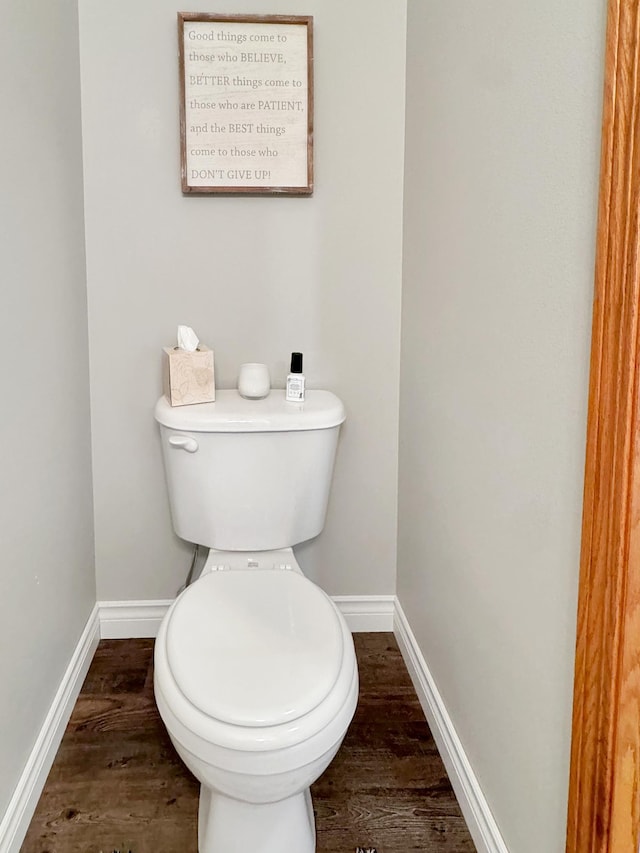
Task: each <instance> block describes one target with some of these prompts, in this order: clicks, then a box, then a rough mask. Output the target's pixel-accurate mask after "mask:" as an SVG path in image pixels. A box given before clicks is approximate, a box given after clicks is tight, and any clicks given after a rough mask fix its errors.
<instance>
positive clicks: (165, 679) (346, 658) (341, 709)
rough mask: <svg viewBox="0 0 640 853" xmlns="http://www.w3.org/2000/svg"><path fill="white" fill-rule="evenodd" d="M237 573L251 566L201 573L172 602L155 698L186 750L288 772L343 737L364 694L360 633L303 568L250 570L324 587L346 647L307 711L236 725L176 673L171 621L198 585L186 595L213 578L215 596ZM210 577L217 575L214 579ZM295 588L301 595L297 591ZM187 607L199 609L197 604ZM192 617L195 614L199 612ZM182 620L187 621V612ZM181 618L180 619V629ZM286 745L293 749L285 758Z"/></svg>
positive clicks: (158, 652)
mask: <svg viewBox="0 0 640 853" xmlns="http://www.w3.org/2000/svg"><path fill="white" fill-rule="evenodd" d="M235 574H238V575H240V574H244V572H242V571H241V570H233V571H231V572H213V573H212V574H211V575H210V576H209V575H207V576H206V577H201V578H200V580H198V581H196V583H195V584H193V585H192V586H191V587H188V588H187V590H185V592H183V593H182V595H181V596H180V597H179V598H178V599H177V600H176V601H175V602H174V603H173V604H172V605H171V608H170V609H169V612H168V613H167V615H166V617H165V619H164V620H163V622H162V624H161V626H160V630H159V633H158V637H157V639H156V648H155V674H154V683H155V692H156V701H157V704H158V708H159V709H160V713H161V715H162V717H163V719H164V721H165V723H166V724H167V727H168V728H169V730H170V732H171V736H172V738H173V739H174V742H176V743H178V744H180V745H181V746H182V748H184V749H186V750H187V752H189V753H191V754H193V755H198V756H201V757H202V758H203V759H206V760H208V761H211V762H212V763H215V764H217V766H219V767H225V768H227V769H229V770H239V769H240V768H245V769H246V768H259V771H257V772H260V773H263V772H265V773H266V772H280V771H284V770H285V769H286V767H287V766H288V764H289V763H291V765H292V766H296V765H297V763H298V762H300V764H299V765H298V766H301V765H302V763H304V761H305V760H306V759H305V756H310V755H320V754H322V753H323V752H324V751H325V750H329V749H331V748H333V747H334V746H335V744H337V743H338V742H339V740H341V738H342V737H343V736H344V732H345V730H346V727H347V725H348V722H349V720H351V717H352V716H353V712H354V709H355V705H356V702H357V697H358V668H357V663H356V657H355V651H354V648H353V640H352V637H351V632H350V631H349V628H348V627H347V624H346V622H345V620H344V617H343V616H342V614H341V613H340V611H339V610H338V608H337V606H336V605H335V603H334V602H333V601H332V600H331V599H330V598H329V597H328V596H327V595H326V594H325V593H324V592H323V591H322V590H321V589H320V588H319V587H316V586H315V584H313V583H312V582H311V581H309V580H308V579H307V578H305V577H304V576H303V575H299V574H298V573H295V572H289V571H286V570H264V569H261V570H258V571H247V572H246V576H247V577H246V580H247V583H249V582H251V583H255V581H256V578H257V577H258V575H264V577H265V585H266V579H267V578H268V579H269V580H270V581H273V580H275V583H278V581H277V579H275V576H276V575H278V576H284V577H286V578H289V579H291V578H297V580H285V581H282V583H283V584H291V585H292V586H291V587H290V588H295V587H293V584H302V585H304V586H305V588H306V587H308V588H309V589H310V590H312V591H315V592H312V593H310V594H313V595H316V594H318V595H319V596H321V597H322V599H323V605H320V604H318V607H319V608H320V613H321V614H322V613H323V610H322V608H323V607H324V606H325V605H326V607H328V608H329V613H328V614H327V613H326V612H324V615H322V621H324V620H325V619H329V617H331V618H334V619H335V620H336V621H337V625H338V629H339V631H340V634H341V645H340V649H341V653H340V655H337V656H336V658H334V661H335V666H336V668H337V677H336V678H335V681H334V683H333V686H332V687H331V688H330V689H329V691H328V693H327V694H326V695H325V696H324V698H323V699H322V700H321V701H320V702H319V703H318V704H316V705H315V707H313V708H311V710H309V711H308V712H307V713H303V714H302V715H301V716H298V717H296V718H295V719H289V720H286V721H285V722H281V723H278V724H275V725H256V724H255V720H254V724H253V725H237V724H233V723H229V722H225V721H223V720H221V719H218V718H216V717H215V716H210V715H209V714H207V713H205V712H204V711H203V710H201V709H200V708H198V707H197V705H196V704H195V703H194V702H193V701H191V699H190V698H189V697H188V696H187V695H186V694H185V693H184V692H183V690H182V688H181V687H180V685H179V683H178V681H177V680H176V678H175V677H174V673H173V671H172V668H171V666H170V664H169V657H170V653H169V648H168V642H167V640H168V628H169V625H170V624H171V622H172V620H173V616H174V613H175V611H176V610H178V608H180V609H181V610H182V602H183V601H184V599H186V597H187V593H188V592H189V590H194V592H193V596H192V595H191V594H190V595H189V599H187V600H190V599H191V598H197V597H198V596H199V595H200V591H201V590H202V589H203V585H204V584H205V582H206V583H207V587H206V588H207V589H208V590H209V593H207V599H209V597H210V594H211V595H212V596H214V593H215V590H217V589H221V586H218V585H217V583H218V581H216V580H215V579H216V578H217V579H220V578H223V577H228V576H232V575H235ZM210 577H211V578H212V579H211V580H209V578H210ZM223 583H224V582H223ZM233 583H235V582H234V581H232V582H231V584H233ZM242 583H244V581H240V582H239V583H238V586H239V585H240V584H242ZM196 588H197V592H196ZM263 592H264V590H263ZM293 595H294V596H295V595H296V593H293ZM303 595H304V593H303ZM295 600H297V599H294V601H295ZM183 612H184V613H185V614H189V615H193V613H192V611H191V606H189V609H188V610H187V609H185V610H184V611H183ZM296 612H297V611H296ZM290 613H291V616H292V618H294V617H295V614H294V608H293V605H291V607H290ZM193 618H194V619H195V616H194V617H193ZM180 621H181V622H182V618H181V620H180ZM199 621H201V622H202V623H203V624H204V625H207V624H210V622H211V620H210V619H208V618H207V616H206V615H205V618H204V619H202V618H200V620H199ZM329 621H330V619H329ZM330 623H331V622H330ZM178 624H179V623H178V622H176V626H175V627H176V628H177V625H178ZM267 624H268V623H267ZM259 636H260V633H259V630H258V628H257V627H256V631H255V638H256V642H257V641H258V638H259ZM177 642H179V641H177ZM171 647H172V653H171V654H172V655H174V656H175V654H176V648H177V644H176V638H175V637H173V638H172V642H171ZM183 653H185V650H184V648H183V650H182V652H181V653H180V654H181V655H182V654H183ZM178 666H179V664H178V662H177V659H176V658H175V657H174V660H173V667H174V669H177V668H178ZM203 680H204V679H203ZM330 680H331V677H329V678H326V680H325V684H326V683H328V682H329V681H330ZM205 689H206V688H205ZM194 692H195V691H192V696H193V698H195V699H196V701H201V702H202V701H203V699H202V697H201V695H200V694H198V696H195V695H194ZM301 707H303V706H302V705H301V704H300V703H299V704H298V708H301ZM283 751H286V755H287V757H286V758H285V756H284V752H283ZM256 762H257V764H256Z"/></svg>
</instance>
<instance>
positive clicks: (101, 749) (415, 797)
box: [22, 634, 475, 853]
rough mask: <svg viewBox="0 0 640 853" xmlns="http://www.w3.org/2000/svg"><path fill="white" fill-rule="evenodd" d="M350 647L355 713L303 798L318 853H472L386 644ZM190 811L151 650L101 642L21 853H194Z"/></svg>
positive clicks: (194, 800) (149, 644)
mask: <svg viewBox="0 0 640 853" xmlns="http://www.w3.org/2000/svg"><path fill="white" fill-rule="evenodd" d="M354 640H355V645H356V653H357V655H358V664H359V668H360V698H359V703H358V709H357V711H356V715H355V717H354V720H353V723H352V724H351V727H350V729H349V731H348V733H347V736H346V738H345V741H344V743H343V745H342V748H341V750H340V752H339V753H338V755H337V756H336V758H335V759H334V761H333V762H332V764H331V766H330V767H329V768H328V770H327V771H326V773H324V775H323V776H322V777H321V778H320V779H318V781H317V782H316V784H315V785H314V786H313V789H312V793H313V798H314V805H315V809H316V824H317V835H318V849H317V853H354V851H355V848H356V846H361V847H365V848H366V847H375V848H376V850H377V853H411V851H418V850H420V851H432V853H473V851H474V850H475V848H474V846H473V842H472V841H471V838H470V836H469V833H468V831H467V829H466V826H465V824H464V820H463V818H462V815H461V813H460V809H459V807H458V804H457V802H456V800H455V797H454V795H453V791H452V789H451V785H450V783H449V780H448V779H447V776H446V773H445V770H444V766H443V764H442V761H441V760H440V757H439V755H438V752H437V750H436V747H435V744H434V741H433V738H432V736H431V733H430V731H429V727H428V726H427V723H426V722H425V719H424V716H423V714H422V709H421V707H420V703H419V702H418V699H417V696H416V694H415V691H414V690H413V687H412V684H411V680H410V679H409V675H408V673H407V670H406V668H405V666H404V663H403V661H402V657H401V655H400V652H399V650H398V646H397V644H396V642H395V639H394V637H393V635H392V634H356V635H355V636H354ZM197 804H198V783H197V782H196V780H195V779H194V778H193V777H192V776H191V774H190V773H189V771H188V770H187V769H186V768H185V767H184V765H183V764H182V762H181V761H180V759H179V758H178V756H177V755H176V753H175V751H174V749H173V746H172V745H171V742H170V740H169V737H168V735H167V733H166V730H165V728H164V725H163V724H162V721H161V720H160V717H159V715H158V713H157V710H156V706H155V702H154V698H153V640H103V641H102V642H101V643H100V645H99V647H98V650H97V652H96V656H95V658H94V660H93V663H92V665H91V668H90V670H89V673H88V675H87V678H86V681H85V683H84V685H83V688H82V691H81V693H80V696H79V698H78V702H77V703H76V707H75V709H74V712H73V714H72V717H71V719H70V721H69V725H68V727H67V730H66V732H65V736H64V738H63V741H62V744H61V746H60V750H59V751H58V755H57V757H56V760H55V762H54V765H53V767H52V769H51V773H50V774H49V778H48V780H47V784H46V786H45V789H44V791H43V794H42V797H41V798H40V802H39V804H38V807H37V809H36V813H35V815H34V818H33V821H32V823H31V826H30V828H29V832H28V833H27V837H26V839H25V842H24V844H23V847H22V853H112V851H113V850H119V851H122V853H128V851H131V853H197V842H196V820H197ZM283 853H285V851H283ZM287 853H289V851H287ZM291 853H295V851H291Z"/></svg>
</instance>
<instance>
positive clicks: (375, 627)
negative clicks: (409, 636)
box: [332, 595, 396, 633]
mask: <svg viewBox="0 0 640 853" xmlns="http://www.w3.org/2000/svg"><path fill="white" fill-rule="evenodd" d="M332 598H333V600H334V601H335V603H336V604H337V605H338V609H339V610H340V612H341V613H342V615H343V616H344V618H345V620H346V622H347V625H348V626H349V629H350V630H351V631H352V632H353V633H359V632H360V631H393V612H394V609H395V603H396V597H395V595H334V596H332Z"/></svg>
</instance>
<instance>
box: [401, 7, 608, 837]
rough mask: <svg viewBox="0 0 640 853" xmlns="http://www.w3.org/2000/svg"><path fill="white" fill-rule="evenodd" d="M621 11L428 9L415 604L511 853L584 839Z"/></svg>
mask: <svg viewBox="0 0 640 853" xmlns="http://www.w3.org/2000/svg"><path fill="white" fill-rule="evenodd" d="M605 6H606V4H605V3H602V2H600V0H587V2H581V3H576V2H571V3H560V4H559V3H556V2H551V0H544V2H541V3H529V4H527V3H518V4H514V3H511V2H506V0H502V2H496V0H494V1H493V2H485V3H482V4H472V3H468V2H463V0H447V2H443V1H442V2H441V0H438V2H436V0H431V2H424V0H410V2H409V9H408V46H407V60H408V64H407V132H406V150H405V158H406V181H405V206H404V229H405V242H404V287H403V318H402V319H403V329H402V330H403V338H402V385H401V429H400V480H399V482H400V488H399V519H400V525H399V551H398V595H399V598H400V602H401V604H402V606H403V608H404V610H405V612H406V614H407V616H408V618H409V621H410V623H411V626H412V629H413V631H414V633H415V635H416V637H417V639H418V641H419V644H420V646H421V649H422V651H423V653H424V655H425V658H426V660H427V662H428V664H429V666H430V669H431V670H432V673H433V675H434V677H435V680H436V682H437V685H438V687H439V689H440V691H441V693H442V695H443V698H444V700H445V703H446V705H447V707H448V710H449V712H450V714H451V717H452V719H453V722H454V724H455V726H456V729H457V731H458V734H459V735H460V738H461V740H462V742H463V744H464V747H465V749H466V751H467V754H468V756H469V758H470V760H471V763H472V765H473V768H474V770H475V772H476V774H477V776H478V778H479V781H480V784H481V786H482V788H483V790H484V793H485V795H486V796H487V798H488V801H489V804H490V806H491V807H492V809H493V811H494V814H495V817H496V819H497V821H498V824H499V826H500V827H501V829H502V832H503V833H504V837H505V840H506V843H507V846H508V848H509V850H510V851H511V853H541V851H545V853H559V851H561V850H564V834H565V811H566V802H567V778H568V755H569V739H570V724H571V685H572V679H573V671H572V669H573V653H574V642H575V609H576V591H577V582H578V562H579V546H580V518H581V505H582V477H583V457H584V435H585V424H586V402H587V381H588V376H587V375H588V357H589V340H590V313H591V299H592V292H593V262H594V235H595V218H596V196H597V177H598V160H599V131H600V114H601V89H602V68H603V57H602V45H603V40H604V16H605V11H606V10H605Z"/></svg>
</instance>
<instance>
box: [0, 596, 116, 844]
mask: <svg viewBox="0 0 640 853" xmlns="http://www.w3.org/2000/svg"><path fill="white" fill-rule="evenodd" d="M99 639H100V622H99V619H98V606H97V605H96V606H95V607H94V608H93V610H92V612H91V615H90V616H89V619H88V621H87V624H86V626H85V629H84V631H83V632H82V636H81V637H80V640H79V641H78V645H77V646H76V649H75V651H74V653H73V656H72V658H71V660H70V662H69V666H68V667H67V669H66V671H65V674H64V676H63V678H62V681H61V682H60V686H59V687H58V691H57V693H56V695H55V696H54V699H53V702H52V703H51V707H50V708H49V713H48V714H47V717H46V719H45V721H44V723H43V725H42V728H41V729H40V734H39V735H38V739H37V740H36V742H35V745H34V747H33V749H32V750H31V755H30V756H29V760H28V761H27V764H26V766H25V768H24V770H23V772H22V776H21V777H20V779H19V781H18V784H17V786H16V789H15V791H14V794H13V797H12V798H11V801H10V802H9V805H8V807H7V810H6V812H5V814H4V817H3V818H2V822H0V853H19V851H20V848H21V846H22V842H23V841H24V837H25V835H26V833H27V829H28V828H29V823H30V822H31V818H32V817H33V813H34V812H35V809H36V806H37V805H38V800H39V799H40V794H41V793H42V789H43V788H44V784H45V782H46V781H47V776H48V775H49V770H50V769H51V765H52V764H53V760H54V758H55V757H56V753H57V751H58V747H59V746H60V741H61V740H62V736H63V734H64V730H65V728H66V727H67V723H68V722H69V717H70V716H71V712H72V711H73V706H74V705H75V703H76V699H77V698H78V694H79V693H80V688H81V687H82V683H83V681H84V679H85V676H86V674H87V671H88V669H89V665H90V664H91V661H92V659H93V655H94V653H95V650H96V648H97V647H98V641H99Z"/></svg>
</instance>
